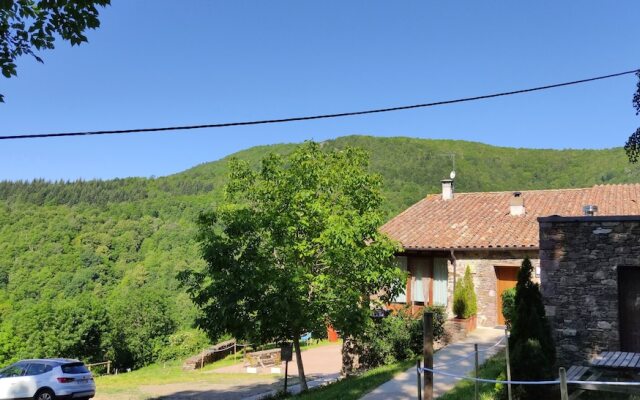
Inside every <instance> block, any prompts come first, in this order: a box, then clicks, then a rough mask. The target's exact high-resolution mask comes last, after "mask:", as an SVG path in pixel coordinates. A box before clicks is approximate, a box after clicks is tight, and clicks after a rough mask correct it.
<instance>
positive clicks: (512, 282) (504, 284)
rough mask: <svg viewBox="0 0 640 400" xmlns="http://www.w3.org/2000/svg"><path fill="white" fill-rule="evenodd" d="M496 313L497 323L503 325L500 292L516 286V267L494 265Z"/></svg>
mask: <svg viewBox="0 0 640 400" xmlns="http://www.w3.org/2000/svg"><path fill="white" fill-rule="evenodd" d="M496 281H497V284H496V286H497V288H496V295H497V296H498V298H497V300H496V314H497V320H498V325H504V315H502V292H504V291H505V290H507V289H511V288H512V287H515V286H516V283H517V282H518V267H496Z"/></svg>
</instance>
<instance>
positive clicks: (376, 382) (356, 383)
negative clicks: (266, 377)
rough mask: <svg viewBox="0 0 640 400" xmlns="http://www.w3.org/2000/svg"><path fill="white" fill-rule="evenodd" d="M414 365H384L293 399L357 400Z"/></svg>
mask: <svg viewBox="0 0 640 400" xmlns="http://www.w3.org/2000/svg"><path fill="white" fill-rule="evenodd" d="M412 365H415V360H410V361H403V362H399V363H395V364H390V365H384V366H382V367H378V368H375V369H372V370H369V371H367V372H365V373H363V374H362V375H358V376H352V377H349V378H346V379H342V380H340V381H338V382H336V383H332V384H330V385H327V386H324V387H322V388H319V389H313V390H310V391H308V392H306V393H301V394H298V395H297V396H293V397H292V398H294V399H303V400H357V399H359V398H360V397H362V396H363V395H365V394H367V393H369V392H370V391H372V390H373V389H375V388H377V387H378V386H380V385H382V384H383V383H385V382H386V381H388V380H389V379H391V378H393V377H394V376H395V375H396V374H398V373H400V372H403V371H406V370H407V369H408V368H409V367H411V366H412Z"/></svg>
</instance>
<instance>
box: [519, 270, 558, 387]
mask: <svg viewBox="0 0 640 400" xmlns="http://www.w3.org/2000/svg"><path fill="white" fill-rule="evenodd" d="M532 271H533V266H532V265H531V261H529V259H528V258H525V259H524V261H522V266H521V267H520V271H519V272H518V283H517V284H516V297H515V313H514V314H513V321H511V324H512V327H511V336H510V337H509V352H510V354H511V356H510V357H511V376H512V379H513V380H521V381H540V380H553V378H554V373H553V367H554V364H555V362H556V350H555V345H554V342H553V338H552V337H551V328H550V326H549V321H548V320H547V317H546V313H545V311H544V305H543V303H542V295H541V294H540V287H539V285H538V284H537V283H534V282H533V281H532V280H531V273H532ZM548 390H549V388H548V387H547V386H543V385H529V386H524V385H521V386H518V387H516V389H515V393H516V394H517V397H518V398H519V399H541V398H547V394H548V393H547V391H548Z"/></svg>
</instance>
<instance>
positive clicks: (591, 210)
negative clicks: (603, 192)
mask: <svg viewBox="0 0 640 400" xmlns="http://www.w3.org/2000/svg"><path fill="white" fill-rule="evenodd" d="M582 211H584V215H587V216H594V215H596V213H597V212H598V206H596V205H593V204H588V205H586V206H582Z"/></svg>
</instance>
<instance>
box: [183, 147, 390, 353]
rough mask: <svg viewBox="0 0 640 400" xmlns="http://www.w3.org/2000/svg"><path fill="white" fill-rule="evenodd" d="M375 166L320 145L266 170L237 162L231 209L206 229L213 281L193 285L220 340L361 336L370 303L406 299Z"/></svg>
mask: <svg viewBox="0 0 640 400" xmlns="http://www.w3.org/2000/svg"><path fill="white" fill-rule="evenodd" d="M367 166H368V156H367V154H366V153H365V152H363V151H361V150H358V149H351V148H348V149H345V150H341V151H323V150H322V149H321V148H320V146H319V145H318V144H317V143H314V142H307V143H305V144H304V145H302V146H300V147H299V148H298V149H297V150H295V151H293V152H292V153H291V154H290V155H289V156H288V157H286V158H284V157H282V156H279V155H274V154H270V155H267V156H266V157H265V158H263V160H262V162H261V163H260V166H259V168H258V169H252V168H250V167H249V164H248V163H246V162H241V161H238V160H231V161H230V163H229V168H230V174H229V183H228V185H227V186H226V192H225V193H226V196H225V202H223V203H222V204H219V205H218V207H217V208H216V210H215V212H213V213H208V214H205V215H203V216H202V217H201V219H200V240H201V243H202V246H203V256H204V259H205V261H206V262H207V267H206V271H205V275H206V276H207V279H206V280H203V279H200V280H194V279H189V278H187V277H185V279H184V282H185V284H186V285H188V286H189V290H190V293H191V296H192V298H193V300H194V301H195V303H196V304H197V305H198V306H199V307H200V309H201V311H202V312H203V315H204V316H203V318H202V319H201V321H200V322H201V326H202V327H203V328H204V329H206V330H207V331H208V332H209V334H210V335H211V336H212V337H215V336H219V335H221V334H223V333H225V332H229V333H231V334H232V335H233V336H235V337H237V338H241V339H248V340H258V341H273V340H276V341H277V340H291V339H293V338H294V337H295V336H297V335H299V334H300V333H302V332H305V331H314V332H322V331H323V330H325V328H326V326H327V325H328V324H331V325H333V326H334V327H335V328H336V329H338V330H340V331H342V332H343V333H345V334H349V333H351V332H358V331H361V330H362V329H363V328H364V323H365V321H366V320H367V318H368V317H369V313H370V310H369V297H370V295H372V294H376V293H378V292H380V291H381V290H383V289H386V290H388V291H390V293H397V292H398V291H399V290H400V287H401V286H402V284H401V282H402V275H401V273H400V271H399V270H398V269H397V268H394V267H393V265H392V264H391V260H392V255H393V254H394V251H395V250H396V247H395V245H394V244H393V243H391V242H390V241H389V239H387V238H386V237H384V236H383V235H381V234H380V233H379V232H378V230H377V228H378V226H379V225H380V224H381V221H382V217H381V212H380V206H381V204H382V196H381V195H380V187H381V179H380V177H379V176H377V175H374V174H371V173H369V172H368V171H367ZM187 275H188V274H187Z"/></svg>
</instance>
